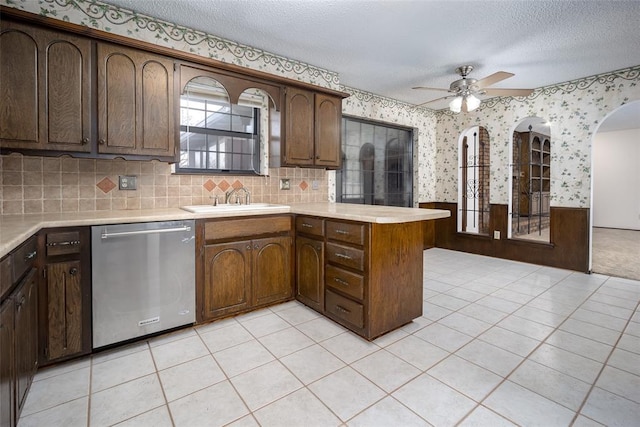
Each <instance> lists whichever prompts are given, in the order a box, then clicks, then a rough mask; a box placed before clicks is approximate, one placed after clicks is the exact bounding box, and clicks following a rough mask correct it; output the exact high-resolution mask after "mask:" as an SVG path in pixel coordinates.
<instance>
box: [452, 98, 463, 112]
mask: <svg viewBox="0 0 640 427" xmlns="http://www.w3.org/2000/svg"><path fill="white" fill-rule="evenodd" d="M449 110H451V112H453V113H459V112H460V111H462V96H456V97H455V98H453V100H452V101H451V102H450V103H449Z"/></svg>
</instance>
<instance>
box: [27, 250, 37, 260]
mask: <svg viewBox="0 0 640 427" xmlns="http://www.w3.org/2000/svg"><path fill="white" fill-rule="evenodd" d="M37 253H38V252H37V251H33V252H29V253H28V254H26V255H25V256H24V260H25V261H29V260H30V259H33V258H35V256H36V254H37Z"/></svg>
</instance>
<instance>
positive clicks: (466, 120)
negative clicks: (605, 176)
mask: <svg viewBox="0 0 640 427" xmlns="http://www.w3.org/2000/svg"><path fill="white" fill-rule="evenodd" d="M639 83H640V66H635V67H631V68H626V69H623V70H618V71H613V72H610V73H605V74H600V75H596V76H591V77H587V78H583V79H578V80H574V81H570V82H566V83H561V84H557V85H553V86H547V87H543V88H539V89H537V90H536V91H535V92H534V93H532V94H531V95H529V96H528V97H526V98H493V99H490V100H487V101H485V102H483V103H482V105H481V106H480V108H479V109H478V110H476V111H474V112H472V113H467V114H453V113H451V112H450V111H448V110H440V111H438V112H437V113H436V114H437V118H438V121H437V132H436V133H437V144H436V150H437V155H436V157H437V166H436V170H437V177H436V200H437V201H441V202H456V201H457V185H458V184H457V179H458V174H457V172H456V166H457V164H458V160H457V159H458V153H457V146H458V144H457V140H458V137H459V135H460V133H461V132H463V131H464V130H465V129H467V128H469V127H471V126H475V125H481V126H484V127H485V128H486V129H487V130H488V131H489V137H490V140H491V189H490V191H491V203H497V204H508V203H509V188H510V187H509V168H510V161H509V146H510V144H511V136H512V134H513V131H514V129H515V127H516V126H517V124H518V123H519V122H520V121H521V120H522V119H524V118H526V117H530V116H538V117H541V118H543V119H546V120H548V121H549V122H550V123H551V128H550V129H551V141H552V142H551V206H563V207H574V208H589V207H590V204H591V144H592V140H593V135H594V133H595V132H596V131H597V128H598V125H599V124H600V123H601V122H602V121H603V119H605V118H606V116H607V115H608V114H609V113H611V112H613V111H614V110H615V109H616V108H618V107H620V106H621V105H623V104H626V103H629V102H631V101H634V100H638V99H640V85H639Z"/></svg>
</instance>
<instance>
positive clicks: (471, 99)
mask: <svg viewBox="0 0 640 427" xmlns="http://www.w3.org/2000/svg"><path fill="white" fill-rule="evenodd" d="M465 99H466V101H467V111H473V110H475V109H476V108H478V107H479V106H480V100H479V99H478V98H476V97H475V96H474V95H473V94H469V95H467V96H466V97H465Z"/></svg>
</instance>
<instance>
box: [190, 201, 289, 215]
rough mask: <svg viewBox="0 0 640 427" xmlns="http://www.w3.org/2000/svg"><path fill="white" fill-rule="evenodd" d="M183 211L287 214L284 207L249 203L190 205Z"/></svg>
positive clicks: (286, 209)
mask: <svg viewBox="0 0 640 427" xmlns="http://www.w3.org/2000/svg"><path fill="white" fill-rule="evenodd" d="M180 209H183V210H185V211H188V212H193V213H223V212H246V211H279V212H287V211H288V209H289V207H288V206H286V205H272V204H270V203H251V204H248V205H236V204H219V205H216V206H214V205H192V206H182V207H181V208H180Z"/></svg>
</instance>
